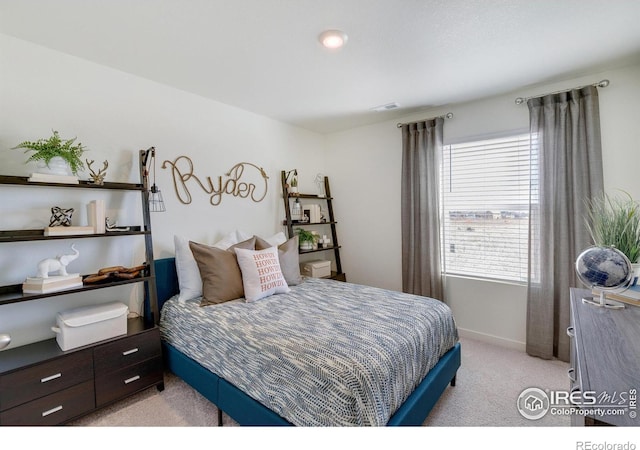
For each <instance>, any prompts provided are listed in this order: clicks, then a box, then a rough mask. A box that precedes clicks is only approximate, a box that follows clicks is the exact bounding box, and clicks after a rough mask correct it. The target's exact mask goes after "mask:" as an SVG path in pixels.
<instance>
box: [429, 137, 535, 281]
mask: <svg viewBox="0 0 640 450" xmlns="http://www.w3.org/2000/svg"><path fill="white" fill-rule="evenodd" d="M530 144H531V143H530V136H529V134H522V135H515V136H509V137H506V138H499V139H487V140H481V141H475V142H465V143H462V144H456V145H447V146H445V147H444V150H443V158H442V172H441V182H442V189H441V208H442V236H441V242H442V244H443V245H442V252H443V258H442V261H443V272H444V273H447V274H458V275H467V276H474V277H482V278H491V279H500V280H509V281H518V282H522V281H526V280H527V273H528V264H527V263H528V248H529V220H530V217H529V211H530V209H529V204H530V202H531V201H533V202H535V201H537V199H536V198H535V192H533V191H531V189H530V186H531V182H532V179H533V178H535V176H536V175H535V171H534V172H533V173H532V170H531V168H532V167H535V152H532V151H531V149H532V146H531V145H530Z"/></svg>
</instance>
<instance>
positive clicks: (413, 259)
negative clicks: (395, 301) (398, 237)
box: [402, 117, 444, 300]
mask: <svg viewBox="0 0 640 450" xmlns="http://www.w3.org/2000/svg"><path fill="white" fill-rule="evenodd" d="M443 124H444V119H443V118H440V117H438V118H435V119H431V120H427V121H422V122H416V123H410V124H404V125H403V126H402V289H403V291H404V292H407V293H410V294H417V295H424V296H426V297H432V298H436V299H439V300H444V298H443V294H444V291H443V285H442V273H441V265H440V157H441V153H442V128H443Z"/></svg>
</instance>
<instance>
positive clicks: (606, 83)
mask: <svg viewBox="0 0 640 450" xmlns="http://www.w3.org/2000/svg"><path fill="white" fill-rule="evenodd" d="M587 86H589V85H587ZM591 86H594V87H601V88H603V87H607V86H609V80H602V81H598V82H597V83H593V84H591ZM583 87H585V86H579V87H577V88H573V89H582V88H583ZM573 89H564V90H562V91H555V92H549V93H548V94H542V95H534V96H533V97H518V98H516V105H521V104H523V103H525V102H526V101H527V100H530V99H532V98H539V97H544V96H545V95H553V94H562V93H563V92H568V91H571V90H573Z"/></svg>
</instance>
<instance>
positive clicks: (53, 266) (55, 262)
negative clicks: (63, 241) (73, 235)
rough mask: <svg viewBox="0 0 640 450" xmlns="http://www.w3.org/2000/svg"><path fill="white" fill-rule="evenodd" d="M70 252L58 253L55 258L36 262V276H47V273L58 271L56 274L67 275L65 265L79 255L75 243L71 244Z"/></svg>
mask: <svg viewBox="0 0 640 450" xmlns="http://www.w3.org/2000/svg"><path fill="white" fill-rule="evenodd" d="M71 250H73V253H72V254H69V255H60V256H58V257H56V258H47V259H43V260H42V261H40V262H39V263H38V273H37V274H36V277H40V278H49V273H51V272H56V271H57V272H58V275H63V276H64V275H68V273H67V266H68V265H69V263H70V262H71V261H73V260H74V259H76V258H77V257H78V256H80V252H79V251H78V250H76V247H75V244H72V245H71Z"/></svg>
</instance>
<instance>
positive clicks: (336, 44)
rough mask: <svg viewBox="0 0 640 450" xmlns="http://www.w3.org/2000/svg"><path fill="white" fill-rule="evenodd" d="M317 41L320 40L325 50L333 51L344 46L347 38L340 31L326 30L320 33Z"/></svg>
mask: <svg viewBox="0 0 640 450" xmlns="http://www.w3.org/2000/svg"><path fill="white" fill-rule="evenodd" d="M318 39H319V40H320V43H321V44H322V45H323V46H325V47H326V48H331V49H335V48H340V47H342V46H343V45H344V44H346V43H347V39H349V37H348V36H347V35H346V34H345V33H344V32H342V31H340V30H327V31H323V32H322V33H320V36H318Z"/></svg>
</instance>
